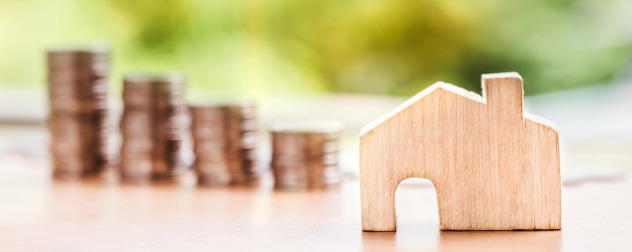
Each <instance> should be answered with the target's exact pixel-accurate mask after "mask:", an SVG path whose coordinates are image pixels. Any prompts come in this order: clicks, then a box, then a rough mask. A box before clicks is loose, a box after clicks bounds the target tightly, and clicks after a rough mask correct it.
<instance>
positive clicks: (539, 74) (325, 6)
mask: <svg viewBox="0 0 632 252" xmlns="http://www.w3.org/2000/svg"><path fill="white" fill-rule="evenodd" d="M630 2H632V1H628V0H603V1H589V0H583V1H578V0H518V1H501V0H487V1H485V0H483V1H461V0H427V1H424V0H382V1H377V0H318V1H315V0H267V1H263V0H211V1H202V0H164V1H155V0H90V1H85V0H56V1H48V0H2V1H0V83H1V84H0V85H2V86H8V87H16V86H24V87H32V86H38V85H44V84H43V83H44V81H43V80H44V76H45V72H44V58H43V56H44V53H43V52H44V49H45V48H46V47H48V46H51V45H66V44H86V43H90V42H93V41H107V42H109V44H110V45H111V46H112V48H113V66H114V69H113V73H112V74H113V75H112V80H111V82H112V86H113V88H114V89H120V87H119V86H120V80H121V76H122V74H123V73H125V72H129V71H135V70H149V71H160V70H174V69H175V70H182V71H184V72H185V73H187V74H188V76H189V77H190V87H191V88H192V90H194V91H197V90H228V91H239V92H244V93H249V94H265V93H273V92H353V93H378V94H393V95H411V94H413V93H416V92H418V91H420V90H421V89H423V88H424V87H426V86H428V85H430V84H432V83H433V82H435V81H438V80H443V81H447V82H451V83H454V84H456V85H459V86H463V87H465V88H468V89H471V90H479V89H480V87H479V86H480V84H479V81H480V74H481V73H488V72H499V71H518V72H520V73H521V74H522V75H523V77H524V78H525V83H526V86H525V89H526V90H525V91H526V92H527V94H536V93H544V92H549V91H553V90H559V89H565V88H572V87H578V86H585V85H594V84H599V83H605V82H610V81H612V80H614V79H616V78H617V77H618V76H620V75H621V74H622V73H623V72H625V71H626V70H628V69H629V66H630V63H631V62H632V57H631V52H632V19H631V17H630V16H632V15H630V13H631V11H632V4H631V3H630Z"/></svg>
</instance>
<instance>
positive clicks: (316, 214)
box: [0, 160, 632, 251]
mask: <svg viewBox="0 0 632 252" xmlns="http://www.w3.org/2000/svg"><path fill="white" fill-rule="evenodd" d="M45 166H46V164H45V163H44V162H27V161H24V160H17V161H15V160H14V161H3V163H2V165H1V167H0V202H1V203H0V250H2V251H202V250H205V251H237V250H241V251H435V250H436V251H463V250H469V251H617V250H618V251H630V249H631V248H632V246H631V245H632V196H631V194H632V180H629V179H627V180H626V179H622V180H619V181H608V182H585V183H580V184H575V185H572V186H565V187H564V189H563V228H562V230H561V231H537V232H526V231H522V232H447V231H443V232H442V231H440V230H439V229H438V215H437V203H436V199H435V194H434V190H433V188H432V187H431V186H428V185H425V184H420V183H410V182H409V181H406V182H404V183H403V184H402V185H401V186H400V188H399V189H398V192H397V207H398V217H399V219H398V223H399V229H398V230H397V232H362V231H361V228H360V201H359V186H358V182H357V181H355V180H353V179H348V180H346V181H345V183H344V184H343V185H342V187H341V188H340V189H338V190H329V191H313V192H275V191H274V190H272V187H271V186H272V184H271V182H270V181H264V183H262V185H260V186H259V187H255V188H230V189H228V188H223V189H219V188H197V187H194V186H190V185H145V186H138V185H120V184H117V183H111V182H104V181H102V180H91V181H76V182H72V181H53V180H51V179H49V178H48V173H47V171H46V170H47V169H46V168H45Z"/></svg>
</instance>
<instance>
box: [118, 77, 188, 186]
mask: <svg viewBox="0 0 632 252" xmlns="http://www.w3.org/2000/svg"><path fill="white" fill-rule="evenodd" d="M185 84H186V79H185V78H184V76H183V75H182V74H179V73H167V74H130V75H127V76H125V78H124V83H123V105H124V110H123V115H122V117H121V122H120V128H121V135H122V144H121V164H120V166H121V176H122V179H123V181H124V182H146V181H149V180H163V179H166V180H169V179H173V178H175V177H176V176H177V175H180V174H182V172H184V171H186V169H187V165H186V164H185V162H184V160H183V154H184V153H183V151H184V149H183V142H184V141H185V139H186V137H188V134H189V131H188V130H189V113H188V108H187V105H186V102H185V98H184V95H185V94H184V92H185Z"/></svg>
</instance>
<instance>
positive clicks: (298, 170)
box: [270, 121, 342, 190]
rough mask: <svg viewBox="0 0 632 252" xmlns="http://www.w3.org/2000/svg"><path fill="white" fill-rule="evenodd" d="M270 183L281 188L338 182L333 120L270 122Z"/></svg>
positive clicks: (328, 185) (336, 135)
mask: <svg viewBox="0 0 632 252" xmlns="http://www.w3.org/2000/svg"><path fill="white" fill-rule="evenodd" d="M270 130H271V132H272V161H271V167H272V171H273V173H274V180H275V182H274V186H275V188H276V189H281V190H306V189H322V188H331V187H335V186H337V185H338V184H339V183H340V181H341V173H340V169H339V167H338V145H339V139H340V135H341V131H342V124H341V123H340V122H337V121H300V122H299V121H295V122H288V121H285V122H283V121H276V122H274V123H273V124H271V127H270Z"/></svg>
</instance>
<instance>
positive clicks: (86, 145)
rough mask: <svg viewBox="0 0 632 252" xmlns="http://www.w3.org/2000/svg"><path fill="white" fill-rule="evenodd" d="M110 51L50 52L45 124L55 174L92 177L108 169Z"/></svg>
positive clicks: (56, 175)
mask: <svg viewBox="0 0 632 252" xmlns="http://www.w3.org/2000/svg"><path fill="white" fill-rule="evenodd" d="M109 54H110V52H109V49H107V48H91V49H72V50H49V51H48V52H47V65H48V76H47V77H48V80H47V81H48V98H49V105H50V111H49V117H48V120H47V124H48V125H47V126H48V129H49V131H50V133H51V143H50V146H49V148H50V152H51V160H52V166H53V176H54V177H56V178H70V177H84V176H89V175H95V174H98V173H99V172H101V171H102V170H103V169H104V168H105V167H107V166H108V165H109V164H110V162H111V161H112V160H111V159H112V158H113V155H112V153H108V149H109V148H108V145H109V140H108V139H109V136H110V134H111V133H112V130H113V128H112V127H111V126H112V125H111V122H110V121H109V120H108V118H109V117H108V114H109V112H108V102H107V92H108V80H107V77H108V72H109V68H110V65H109Z"/></svg>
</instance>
